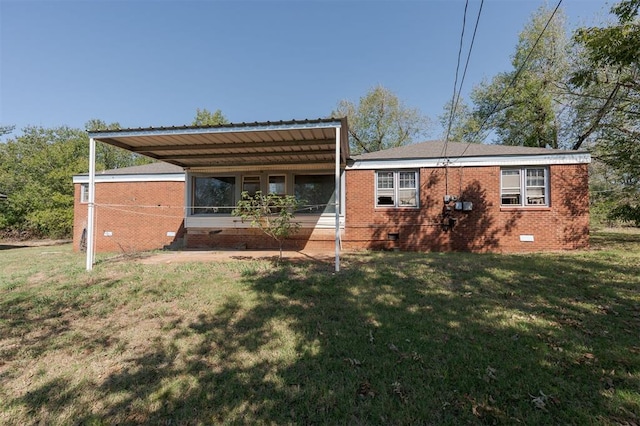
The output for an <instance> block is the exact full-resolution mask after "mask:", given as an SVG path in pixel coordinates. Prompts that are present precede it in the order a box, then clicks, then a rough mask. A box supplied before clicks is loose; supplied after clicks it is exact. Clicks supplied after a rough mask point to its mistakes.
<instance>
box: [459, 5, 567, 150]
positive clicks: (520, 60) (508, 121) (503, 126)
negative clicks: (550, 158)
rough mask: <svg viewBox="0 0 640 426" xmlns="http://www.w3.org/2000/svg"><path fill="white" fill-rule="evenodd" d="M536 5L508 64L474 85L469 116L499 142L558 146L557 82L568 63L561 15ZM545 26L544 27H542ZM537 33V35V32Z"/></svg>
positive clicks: (559, 93) (562, 98) (560, 98)
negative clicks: (498, 72) (510, 65)
mask: <svg viewBox="0 0 640 426" xmlns="http://www.w3.org/2000/svg"><path fill="white" fill-rule="evenodd" d="M552 15H553V11H552V10H550V9H548V8H547V7H545V6H542V7H541V8H540V9H538V10H537V11H536V12H535V13H534V14H533V16H532V18H531V21H530V22H529V23H528V24H527V25H526V26H525V28H524V29H523V31H522V32H521V33H520V36H519V40H518V43H517V45H516V49H515V53H514V55H513V57H512V61H511V63H512V66H513V70H511V71H508V72H503V73H500V74H498V75H496V76H495V77H494V78H493V79H492V80H491V81H490V82H483V83H481V84H480V85H479V86H477V87H475V88H474V89H473V92H472V94H471V98H472V100H473V102H474V105H475V108H474V112H473V119H474V120H475V121H477V122H480V123H485V125H484V127H485V128H486V129H488V130H490V131H493V132H494V134H495V136H496V142H498V143H501V144H504V145H519V146H534V147H545V146H549V147H552V148H558V147H561V146H562V145H564V143H563V141H561V140H560V135H561V134H562V129H561V126H562V122H561V120H560V116H561V114H562V108H563V107H564V105H565V102H566V100H565V96H564V92H563V90H562V89H561V88H560V86H561V85H560V82H561V81H562V80H563V78H564V77H565V75H566V72H567V70H568V67H569V63H568V56H569V43H568V40H567V36H566V31H565V18H564V14H563V13H562V11H561V10H558V11H557V12H556V13H555V15H553V19H551V20H550V18H551V16H552ZM545 27H546V29H545ZM541 34H542V36H540V35H541Z"/></svg>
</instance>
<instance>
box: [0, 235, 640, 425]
mask: <svg viewBox="0 0 640 426" xmlns="http://www.w3.org/2000/svg"><path fill="white" fill-rule="evenodd" d="M593 245H594V249H593V250H590V251H582V252H571V253H547V254H535V255H492V254H482V255H479V254H468V253H448V254H441V253H362V254H351V255H347V256H345V258H343V264H342V266H343V271H342V272H341V273H340V274H338V275H335V274H334V273H333V272H332V271H333V265H332V264H325V263H314V262H312V261H295V262H293V261H291V262H285V263H284V264H282V265H280V266H276V265H274V264H273V263H271V262H270V261H268V260H244V261H228V262H216V263H183V264H162V265H143V264H140V263H138V262H136V261H135V260H131V259H129V260H126V259H125V260H118V261H114V260H109V259H108V258H105V257H102V258H101V260H100V261H99V263H98V265H97V266H96V268H95V270H94V271H93V273H87V272H85V271H84V257H83V256H82V255H80V254H76V253H73V252H72V251H71V246H70V245H64V246H54V247H33V248H15V249H8V250H1V251H0V304H1V306H0V424H8V425H25V424H51V425H68V424H83V425H102V424H121V425H126V424H141V423H145V424H166V425H168V424H172V425H173V424H186V425H192V424H193V425H195V424H226V423H229V424H367V425H369V424H439V425H442V424H444V425H446V424H451V425H454V424H456V425H457V424H485V423H486V424H528V425H536V424H544V425H546V424H579V425H589V424H598V425H635V424H640V234H639V233H635V234H634V233H625V234H621V233H605V232H600V233H597V234H596V235H594V236H593Z"/></svg>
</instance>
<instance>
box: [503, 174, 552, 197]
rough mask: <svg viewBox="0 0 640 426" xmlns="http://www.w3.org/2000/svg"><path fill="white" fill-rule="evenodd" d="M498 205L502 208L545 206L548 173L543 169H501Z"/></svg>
mask: <svg viewBox="0 0 640 426" xmlns="http://www.w3.org/2000/svg"><path fill="white" fill-rule="evenodd" d="M501 178H502V179H501V183H500V204H501V205H503V206H547V205H549V200H548V198H547V193H548V189H547V188H548V173H547V169H546V168H544V167H531V168H529V167H523V168H520V169H502V170H501Z"/></svg>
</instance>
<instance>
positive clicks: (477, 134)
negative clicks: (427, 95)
mask: <svg viewBox="0 0 640 426" xmlns="http://www.w3.org/2000/svg"><path fill="white" fill-rule="evenodd" d="M438 121H439V122H440V125H441V126H442V128H443V129H445V130H444V133H443V135H442V139H443V140H444V139H447V140H450V141H454V142H472V143H478V142H481V141H482V140H484V139H485V138H486V137H487V131H486V130H484V129H482V128H481V126H482V122H481V121H480V120H479V117H478V115H476V114H474V113H473V111H472V110H471V108H470V107H469V105H467V104H466V102H465V101H464V100H463V99H462V98H461V99H460V100H459V101H458V104H457V105H456V111H455V113H454V114H453V115H451V102H448V103H447V104H446V105H445V106H444V111H443V113H442V114H441V115H440V116H438ZM449 122H451V123H449ZM449 124H451V127H449ZM447 132H448V133H449V136H448V138H447Z"/></svg>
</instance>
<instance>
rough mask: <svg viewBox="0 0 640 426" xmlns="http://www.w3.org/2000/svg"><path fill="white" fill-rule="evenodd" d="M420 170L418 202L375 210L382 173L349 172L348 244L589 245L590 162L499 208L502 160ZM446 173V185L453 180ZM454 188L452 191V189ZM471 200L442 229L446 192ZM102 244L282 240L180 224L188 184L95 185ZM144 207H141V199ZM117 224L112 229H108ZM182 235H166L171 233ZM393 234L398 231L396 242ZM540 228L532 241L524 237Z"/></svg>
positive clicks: (308, 233)
mask: <svg viewBox="0 0 640 426" xmlns="http://www.w3.org/2000/svg"><path fill="white" fill-rule="evenodd" d="M448 175H449V176H448V179H445V171H444V169H442V168H440V169H430V168H429V169H422V170H420V208H418V209H411V208H405V209H393V208H375V206H374V201H375V200H374V197H375V172H374V171H373V170H349V171H348V172H347V173H346V229H345V230H344V233H343V238H342V244H343V248H346V249H392V248H400V249H402V250H420V251H451V250H459V251H474V252H487V251H490V252H528V251H542V250H567V249H577V248H584V247H587V246H588V244H589V236H588V233H589V195H588V174H587V165H586V164H581V165H557V166H550V167H549V175H550V177H549V179H550V194H549V195H550V204H549V207H540V208H503V207H500V168H499V167H466V168H464V169H459V168H449V173H448ZM447 180H448V185H447ZM447 186H448V190H447V189H446V188H447ZM75 191H76V193H75V200H76V203H75V211H74V248H75V249H76V250H78V249H79V246H80V239H81V235H82V230H83V229H84V228H85V227H86V224H87V220H86V218H87V204H80V203H79V200H80V185H79V184H76V185H75ZM447 192H448V193H449V194H453V195H460V196H462V198H463V199H464V201H471V202H473V210H472V211H471V212H468V213H466V212H454V213H453V216H454V217H456V218H457V219H458V220H457V223H456V225H455V226H454V227H453V228H452V229H449V230H443V227H442V207H443V202H442V198H443V196H444V195H445V193H447ZM96 204H97V205H96V251H98V252H103V251H113V252H122V251H124V252H131V251H139V250H148V249H157V248H162V247H163V246H165V245H168V244H171V243H172V242H173V241H174V240H175V239H176V238H180V237H182V236H184V237H185V240H186V244H187V247H193V248H201V247H212V248H217V247H219V248H247V249H255V248H277V244H276V243H275V242H274V241H273V240H272V239H270V238H269V237H266V236H264V235H263V234H261V232H260V231H259V230H257V229H237V228H234V229H222V230H221V229H190V230H188V231H187V232H186V233H185V231H184V229H183V214H184V210H183V207H184V182H131V183H97V184H96ZM141 206H143V207H141ZM107 231H110V232H112V233H113V234H112V236H105V235H104V233H105V232H107ZM168 231H171V232H175V233H176V237H168V236H167V232H168ZM389 233H398V234H399V239H398V241H396V242H394V241H390V240H389V239H388V234H389ZM520 235H533V237H534V241H533V242H522V241H520ZM334 236H335V231H334V230H333V229H316V230H313V232H312V230H311V229H302V230H301V231H300V233H299V234H298V235H296V236H295V237H293V238H292V239H291V240H290V241H287V242H285V248H286V249H303V248H304V249H322V250H333V248H334Z"/></svg>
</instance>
